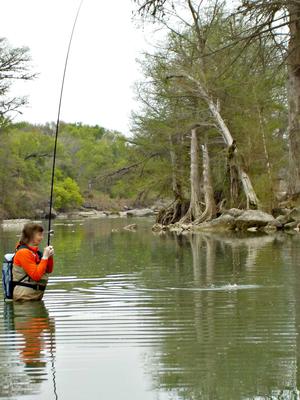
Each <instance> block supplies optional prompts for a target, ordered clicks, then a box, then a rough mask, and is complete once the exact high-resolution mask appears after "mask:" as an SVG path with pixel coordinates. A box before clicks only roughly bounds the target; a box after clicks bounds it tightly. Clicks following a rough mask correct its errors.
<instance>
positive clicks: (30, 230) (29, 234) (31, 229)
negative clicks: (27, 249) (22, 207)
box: [20, 222, 44, 245]
mask: <svg viewBox="0 0 300 400" xmlns="http://www.w3.org/2000/svg"><path fill="white" fill-rule="evenodd" d="M37 232H44V228H43V227H42V225H40V224H36V223H34V222H29V223H28V224H25V225H24V227H23V230H22V233H21V238H20V244H26V245H27V244H29V243H30V242H31V241H32V239H33V237H34V234H35V233H37Z"/></svg>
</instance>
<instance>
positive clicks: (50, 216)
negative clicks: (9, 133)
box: [47, 0, 84, 246]
mask: <svg viewBox="0 0 300 400" xmlns="http://www.w3.org/2000/svg"><path fill="white" fill-rule="evenodd" d="M83 1H84V0H81V1H80V4H79V6H78V9H77V13H76V16H75V20H74V23H73V28H72V31H71V36H70V40H69V45H68V50H67V55H66V59H65V66H64V71H63V78H62V83H61V89H60V97H59V104H58V112H57V120H56V128H55V141H54V148H53V164H52V175H51V190H50V202H49V213H48V241H47V243H48V246H49V245H50V241H51V222H52V205H53V189H54V174H55V163H56V150H57V138H58V131H59V122H60V110H61V104H62V97H63V92H64V85H65V77H66V71H67V66H68V60H69V54H70V49H71V45H72V40H73V35H74V31H75V27H76V23H77V20H78V16H79V13H80V10H81V6H82V4H83Z"/></svg>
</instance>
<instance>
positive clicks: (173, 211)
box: [156, 134, 187, 225]
mask: <svg viewBox="0 0 300 400" xmlns="http://www.w3.org/2000/svg"><path fill="white" fill-rule="evenodd" d="M179 136H180V135H179ZM169 144H170V159H171V168H172V191H173V194H174V201H173V202H172V203H171V204H170V205H169V206H168V207H166V208H164V209H163V210H161V211H160V212H159V213H158V215H157V218H156V222H157V223H158V224H162V225H169V224H174V223H176V222H178V221H179V220H180V219H181V218H182V217H183V216H184V215H185V213H186V211H187V202H186V201H185V199H184V196H183V193H182V185H181V171H182V169H181V165H180V160H178V154H177V153H176V147H175V144H176V143H175V142H174V136H173V135H171V134H169Z"/></svg>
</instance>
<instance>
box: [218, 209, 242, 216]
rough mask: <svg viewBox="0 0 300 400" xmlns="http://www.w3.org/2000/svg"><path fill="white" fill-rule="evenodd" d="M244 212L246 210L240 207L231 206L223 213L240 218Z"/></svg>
mask: <svg viewBox="0 0 300 400" xmlns="http://www.w3.org/2000/svg"><path fill="white" fill-rule="evenodd" d="M243 212H244V210H240V209H239V208H230V209H229V210H226V211H224V212H223V214H222V215H231V216H232V217H234V218H238V217H239V216H240V215H242V214H243Z"/></svg>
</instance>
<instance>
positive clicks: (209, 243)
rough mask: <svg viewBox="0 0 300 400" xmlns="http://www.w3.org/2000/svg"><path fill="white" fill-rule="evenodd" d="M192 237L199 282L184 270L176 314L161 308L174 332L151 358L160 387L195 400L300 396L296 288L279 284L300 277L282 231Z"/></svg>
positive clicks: (164, 321)
mask: <svg viewBox="0 0 300 400" xmlns="http://www.w3.org/2000/svg"><path fill="white" fill-rule="evenodd" d="M174 240H175V241H177V237H176V236H174ZM187 240H188V242H189V245H190V251H191V255H192V259H191V264H190V268H191V269H192V273H193V282H189V283H188V286H187V287H185V286H184V277H183V276H182V277H181V279H182V285H181V287H178V288H177V290H175V291H174V296H173V300H174V302H175V304H174V308H175V309H176V315H170V313H169V312H168V310H166V313H165V315H162V316H161V323H162V324H163V325H164V331H165V332H170V333H169V334H168V335H167V334H166V336H165V337H164V341H163V343H162V345H161V347H160V348H159V349H157V350H155V352H154V353H153V358H152V359H151V362H152V365H150V364H149V368H150V369H151V370H152V375H153V378H154V382H155V383H156V387H157V389H160V390H162V389H163V390H164V391H167V392H170V393H172V395H174V393H176V396H175V397H176V398H180V399H189V400H190V399H193V400H198V399H199V400H200V399H201V400H202V399H225V400H227V399H228V400H235V399H286V400H287V399H298V398H300V397H299V393H298V390H297V326H296V310H295V305H296V298H295V292H294V289H293V286H292V285H290V286H285V287H278V282H289V281H290V280H291V279H293V278H292V277H291V276H290V275H289V274H290V272H291V271H290V270H289V269H287V268H284V267H283V265H284V262H285V255H286V251H287V250H286V249H285V251H284V252H283V242H282V238H281V237H280V235H279V236H278V235H277V236H271V235H270V236H269V235H262V236H247V235H241V236H239V237H238V236H235V237H230V236H229V235H226V236H223V235H215V234H214V235H210V234H198V235H190V236H187ZM175 249H176V252H177V251H178V243H176V244H175ZM182 252H184V250H182ZM298 253H299V249H298ZM182 257H183V258H184V256H182ZM177 258H178V257H177V256H176V259H177ZM185 261H186V256H185ZM298 261H299V260H298ZM175 265H176V264H175ZM228 277H230V281H229V282H228ZM178 280H179V279H178ZM183 321H184V324H183ZM171 328H172V329H171ZM158 360H159V364H160V366H161V367H160V368H159V370H158V371H155V369H156V367H155V366H156V365H157V362H158ZM175 397H174V398H175Z"/></svg>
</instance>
